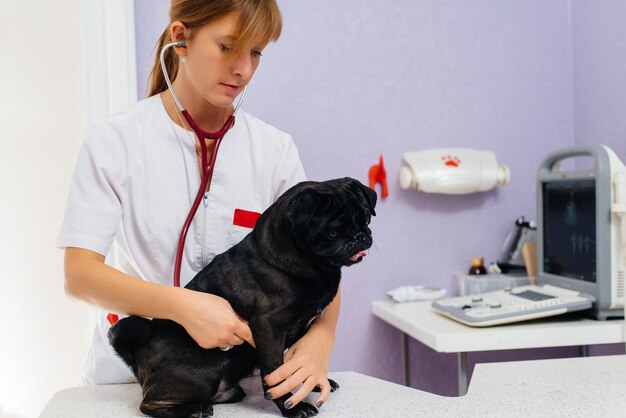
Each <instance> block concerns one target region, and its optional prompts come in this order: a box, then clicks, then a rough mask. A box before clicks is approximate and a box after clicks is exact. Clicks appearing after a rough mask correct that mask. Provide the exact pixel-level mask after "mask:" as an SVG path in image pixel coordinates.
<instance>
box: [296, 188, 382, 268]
mask: <svg viewBox="0 0 626 418" xmlns="http://www.w3.org/2000/svg"><path fill="white" fill-rule="evenodd" d="M375 206H376V192H374V191H373V190H372V189H370V188H369V187H366V186H364V185H363V184H361V183H360V182H359V181H357V180H355V179H352V178H349V177H346V178H342V179H336V180H328V181H324V182H319V183H318V182H306V183H301V187H300V190H298V192H297V193H296V194H294V195H293V197H292V198H291V200H290V201H289V207H288V211H287V217H288V220H289V222H290V224H291V236H292V237H293V239H294V241H295V242H296V244H297V245H298V246H299V247H300V249H301V250H304V251H306V252H309V253H312V254H314V255H315V256H317V257H318V258H319V259H321V260H323V261H325V262H327V263H328V264H331V265H333V266H336V267H341V266H350V265H352V264H355V263H358V262H360V261H361V260H362V259H363V257H364V256H365V254H366V253H365V250H367V249H368V248H369V247H371V245H372V231H371V230H370V229H369V228H368V225H369V223H370V219H371V217H372V216H373V215H376V212H375V211H374V207H375Z"/></svg>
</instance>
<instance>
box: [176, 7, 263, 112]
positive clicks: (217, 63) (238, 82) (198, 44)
mask: <svg viewBox="0 0 626 418" xmlns="http://www.w3.org/2000/svg"><path fill="white" fill-rule="evenodd" d="M237 18H238V14H237V13H235V12H234V13H229V14H227V15H225V16H223V17H222V18H220V19H218V20H216V21H214V22H211V23H209V24H207V25H204V26H202V27H200V28H198V29H195V30H194V33H193V37H192V38H191V40H190V41H187V51H186V52H187V54H186V58H187V61H186V62H185V63H180V67H179V68H180V70H179V71H184V72H185V76H186V77H185V78H186V79H187V80H188V81H189V83H190V84H191V85H192V86H193V88H194V89H195V91H197V92H198V93H199V94H200V95H201V96H202V97H203V98H204V99H205V100H207V101H208V102H209V103H211V104H213V105H214V106H217V107H228V106H230V105H232V103H233V101H234V100H235V97H237V95H238V94H239V93H241V92H242V91H243V88H244V87H245V86H246V85H247V84H248V82H250V80H251V79H252V76H253V75H254V72H255V71H256V69H257V67H258V66H259V62H260V59H261V51H262V49H263V47H264V45H255V46H253V47H252V48H249V49H248V50H244V51H243V52H242V53H241V54H239V55H232V54H228V51H229V49H230V46H231V45H232V43H233V38H232V34H233V33H234V31H235V27H236V25H237Z"/></svg>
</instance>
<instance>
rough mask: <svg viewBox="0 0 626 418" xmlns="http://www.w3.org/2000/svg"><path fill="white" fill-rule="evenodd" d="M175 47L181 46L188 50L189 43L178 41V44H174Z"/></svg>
mask: <svg viewBox="0 0 626 418" xmlns="http://www.w3.org/2000/svg"><path fill="white" fill-rule="evenodd" d="M173 46H179V47H181V48H187V43H186V42H185V41H178V42H176V43H174V45H173Z"/></svg>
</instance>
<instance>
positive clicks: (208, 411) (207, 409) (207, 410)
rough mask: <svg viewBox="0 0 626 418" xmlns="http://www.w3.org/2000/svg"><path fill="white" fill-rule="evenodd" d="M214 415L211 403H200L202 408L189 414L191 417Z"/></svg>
mask: <svg viewBox="0 0 626 418" xmlns="http://www.w3.org/2000/svg"><path fill="white" fill-rule="evenodd" d="M212 416H213V405H211V404H210V403H202V404H200V410H199V411H196V412H194V413H192V414H190V415H189V418H211V417H212Z"/></svg>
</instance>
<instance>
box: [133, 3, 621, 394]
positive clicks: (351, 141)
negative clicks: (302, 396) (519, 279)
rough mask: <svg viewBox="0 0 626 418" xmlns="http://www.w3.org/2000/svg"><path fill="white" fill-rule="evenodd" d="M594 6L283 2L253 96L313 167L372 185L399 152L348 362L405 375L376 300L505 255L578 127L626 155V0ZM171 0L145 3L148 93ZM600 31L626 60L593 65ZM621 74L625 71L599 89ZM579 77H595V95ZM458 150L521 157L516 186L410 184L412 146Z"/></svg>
mask: <svg viewBox="0 0 626 418" xmlns="http://www.w3.org/2000/svg"><path fill="white" fill-rule="evenodd" d="M580 3H581V6H579V5H578V2H575V3H574V6H576V10H575V12H574V13H573V12H572V10H571V7H572V5H571V3H570V2H569V1H565V0H545V1H541V2H537V1H517V0H516V1H512V0H510V1H496V0H491V1H488V0H481V1H478V0H477V1H472V2H462V1H457V2H450V1H447V2H442V1H438V0H420V1H415V0H402V1H394V2H388V1H383V0H376V1H374V0H371V1H368V2H361V1H357V0H343V1H341V2H337V1H329V0H320V1H316V2H305V1H285V0H282V1H280V5H281V8H282V12H283V15H284V21H285V25H284V32H283V35H282V37H281V39H280V40H279V42H278V43H277V44H276V45H271V46H269V47H268V48H267V49H266V51H265V52H264V57H263V62H262V64H261V66H260V67H259V70H258V71H257V74H256V76H255V79H254V80H253V82H252V84H251V86H250V89H249V92H248V96H247V97H246V103H245V104H244V107H245V108H246V110H247V111H249V112H251V113H252V114H254V115H256V116H258V117H260V118H261V119H263V120H265V121H267V122H268V123H270V124H273V125H275V126H277V127H278V128H280V129H282V130H284V131H286V132H289V133H290V134H291V135H293V137H294V139H295V141H296V143H297V145H298V148H299V150H300V154H301V157H302V161H303V163H304V165H305V168H306V170H307V174H308V176H309V178H311V179H317V180H321V179H328V178H333V177H340V176H352V177H355V178H358V179H360V180H361V181H363V182H364V183H365V182H367V172H368V169H369V167H370V166H371V165H372V164H375V163H376V162H377V160H378V156H379V154H383V155H384V157H385V163H386V168H387V174H388V181H389V187H390V196H389V198H388V199H387V200H386V201H380V202H379V205H378V207H377V212H378V216H377V218H375V219H374V220H373V222H372V229H373V231H374V238H375V245H374V247H373V248H372V250H371V251H370V255H369V256H368V257H367V259H366V260H365V262H364V263H362V264H360V265H358V266H355V267H353V268H350V269H346V270H345V274H344V281H343V300H342V310H341V318H340V323H339V329H338V338H337V347H336V349H335V351H334V353H333V359H332V364H331V367H332V369H333V370H335V371H340V370H354V371H359V372H362V373H365V374H368V375H372V376H376V377H380V378H383V379H387V380H391V381H399V380H400V376H401V369H400V357H399V350H400V348H399V341H400V334H399V332H398V331H396V330H395V329H393V328H392V327H391V326H388V325H386V324H385V323H383V322H382V321H380V320H378V319H376V318H374V317H373V316H372V315H371V313H370V305H371V301H373V300H376V299H383V298H384V297H385V296H384V295H385V291H387V290H389V289H391V288H394V287H397V286H401V285H405V284H426V285H432V286H440V287H446V288H448V290H449V291H450V292H454V291H455V290H456V284H455V283H454V280H453V274H454V272H458V271H465V270H466V269H467V268H468V265H469V260H470V258H472V257H475V256H484V257H485V259H486V260H487V261H491V260H494V259H495V258H496V257H497V255H498V251H499V249H500V246H501V244H502V242H503V240H504V238H505V236H506V234H507V233H508V232H509V230H510V229H511V228H512V227H513V222H514V220H515V219H516V218H517V217H519V216H520V215H525V216H527V217H529V218H534V217H535V190H534V189H535V171H536V169H537V166H538V164H539V162H540V160H541V158H542V157H543V156H544V155H545V154H547V153H549V152H551V151H553V150H556V149H558V148H562V147H567V146H571V145H572V144H574V143H575V139H576V142H580V143H591V142H596V140H595V138H596V137H597V136H598V135H596V133H597V132H598V131H601V132H607V131H609V132H610V133H611V135H605V137H606V138H607V140H606V141H605V142H606V143H607V144H609V145H613V146H615V147H616V151H618V153H620V150H619V149H617V148H618V147H617V145H620V146H621V147H622V148H621V155H625V154H626V152H624V145H623V144H622V143H621V142H620V140H619V136H620V135H619V133H623V132H624V131H625V130H626V126H625V124H626V122H624V120H625V118H623V117H622V118H620V117H618V113H617V112H618V110H621V109H624V108H625V107H624V106H619V105H620V104H624V103H623V101H624V100H626V99H625V97H626V95H624V94H619V93H624V90H623V89H624V83H621V84H620V83H618V82H617V80H622V79H621V78H618V74H619V75H621V74H626V72H624V71H621V72H620V71H619V70H623V69H624V68H623V67H624V66H625V65H626V61H625V60H626V58H625V57H624V54H623V53H622V51H623V48H619V46H622V47H623V45H624V39H625V38H624V36H623V35H624V32H626V29H624V28H623V27H620V26H619V25H618V24H617V23H618V22H619V21H620V19H619V17H622V18H623V17H624V11H623V10H622V11H621V13H622V14H621V15H620V16H612V13H613V11H612V10H611V9H610V8H616V7H618V6H616V4H617V3H607V4H611V5H614V6H607V5H606V4H605V6H603V8H602V7H598V8H596V5H595V2H594V8H593V9H591V6H588V5H583V3H584V2H582V1H581V2H580ZM168 4H169V2H168V1H166V0H159V1H157V0H135V8H136V19H137V51H138V72H139V74H138V78H139V82H138V85H139V86H140V97H142V96H143V94H144V90H145V80H146V74H147V71H148V68H149V67H150V65H151V61H152V58H150V59H149V61H148V56H149V55H150V53H151V52H152V50H153V47H154V43H155V42H156V39H157V38H158V36H159V35H160V33H161V32H162V30H163V29H164V27H165V25H166V24H167V23H168V20H167V7H168ZM364 5H367V6H366V7H365V6H364ZM583 6H584V7H585V10H583V11H581V12H580V13H579V12H578V10H577V8H578V7H583ZM619 7H622V8H623V6H619ZM596 9H597V10H598V11H597V12H596ZM606 9H609V10H606ZM595 13H598V14H602V17H604V19H601V21H600V23H599V29H602V30H603V31H604V32H598V31H599V29H594V25H592V23H594V22H592V19H591V18H589V16H588V15H592V16H593V15H594V14H595ZM572 14H573V15H574V18H573V19H572ZM598 17H601V16H598ZM578 20H581V21H583V20H584V23H585V28H584V29H581V30H578V28H576V30H574V31H573V34H574V36H572V25H571V22H572V21H574V22H575V23H577V22H578ZM621 21H624V19H621ZM595 24H597V22H595ZM605 24H610V25H612V27H607V26H605ZM587 31H592V32H594V35H595V37H597V42H604V38H605V37H606V36H608V35H611V34H613V35H611V36H613V37H615V38H619V39H618V40H615V41H613V43H611V45H612V46H611V47H610V48H609V47H607V46H606V45H603V48H602V50H603V51H605V50H606V51H605V52H603V53H602V54H600V53H599V52H595V51H593V48H591V46H590V45H591V44H590V45H588V46H587V48H586V49H587V50H589V53H594V59H601V60H604V61H606V63H607V64H613V61H619V62H618V63H619V64H620V65H621V66H620V67H619V69H616V68H611V69H606V68H601V67H602V63H598V62H595V63H587V64H586V65H587V66H585V65H579V64H580V63H579V62H578V61H579V60H581V61H584V60H585V59H583V58H580V57H579V52H577V53H576V54H575V55H574V54H573V47H572V46H573V45H574V46H575V42H576V41H577V40H578V38H585V37H586V36H587V35H586V32H587ZM589 41H590V42H591V40H589ZM594 42H595V41H594ZM593 45H594V48H595V43H594V44H593ZM607 48H608V49H607ZM618 49H619V51H620V53H619V54H618V53H617V50H618ZM596 54H598V55H599V56H596ZM617 55H620V56H619V57H617ZM573 57H576V58H577V60H576V61H575V64H576V65H575V66H574V67H575V70H576V71H573V70H572V62H573ZM148 62H149V63H148ZM592 64H593V66H592ZM595 66H597V67H600V68H596V67H595ZM606 71H608V72H610V74H611V76H612V78H611V80H612V81H606V80H605V81H602V82H601V83H600V84H599V86H598V84H597V83H596V79H603V77H605V72H606ZM573 77H575V79H574V78H573ZM579 83H592V84H593V85H590V86H587V87H588V89H587V90H589V91H588V92H585V94H583V93H580V94H579V93H578V92H579V91H581V90H584V89H583V88H581V87H579V86H578V84H579ZM572 86H574V87H575V88H574V89H573V88H572ZM618 86H619V87H618ZM619 89H621V90H619ZM598 90H599V91H598ZM591 96H593V97H591ZM590 98H591V99H594V100H595V101H596V102H599V103H600V104H602V105H603V106H609V105H610V106H609V107H610V109H611V112H610V113H609V114H602V115H601V118H599V116H598V112H597V111H596V112H592V111H591V109H587V108H586V106H585V104H587V105H588V103H587V100H588V99H590ZM574 100H575V101H574ZM591 106H593V105H591ZM583 113H584V114H585V117H584V118H583V117H582V116H581V115H582V114H583ZM620 116H621V115H620ZM579 117H580V119H578V118H579ZM575 118H576V119H575ZM598 118H599V119H598ZM585 130H590V131H591V132H592V133H593V135H583V133H585ZM622 136H623V135H622ZM583 137H584V138H586V142H585V141H583V140H582V138H583ZM609 141H613V142H609ZM443 146H458V147H468V148H476V149H487V150H493V151H495V153H496V155H497V157H498V160H499V161H500V162H502V163H505V164H508V165H509V167H510V169H511V183H510V184H509V185H508V186H506V187H504V188H502V189H499V190H494V191H491V192H486V193H479V194H471V195H465V196H444V195H429V194H424V193H419V192H415V191H403V190H401V189H400V188H399V186H398V184H397V173H398V169H399V168H400V164H401V159H402V153H403V152H405V151H415V150H421V149H426V148H433V147H443ZM599 350H605V351H606V349H605V348H601V349H599ZM411 351H412V353H411V354H412V360H413V370H412V380H413V382H414V384H413V386H414V387H417V388H420V389H424V390H428V391H431V392H435V393H440V394H446V395H455V394H456V385H455V375H456V368H455V357H454V356H453V355H450V354H437V353H435V352H434V351H432V350H430V349H429V348H427V347H426V346H424V345H422V344H420V343H417V342H413V343H412V344H411ZM608 351H611V348H609V349H608ZM566 355H576V351H575V350H574V349H571V348H570V349H550V350H525V351H523V352H519V351H514V352H507V353H486V354H475V355H471V356H470V363H473V362H474V361H475V360H480V361H493V360H513V359H520V360H521V359H526V358H541V357H554V356H557V357H558V356H566Z"/></svg>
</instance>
